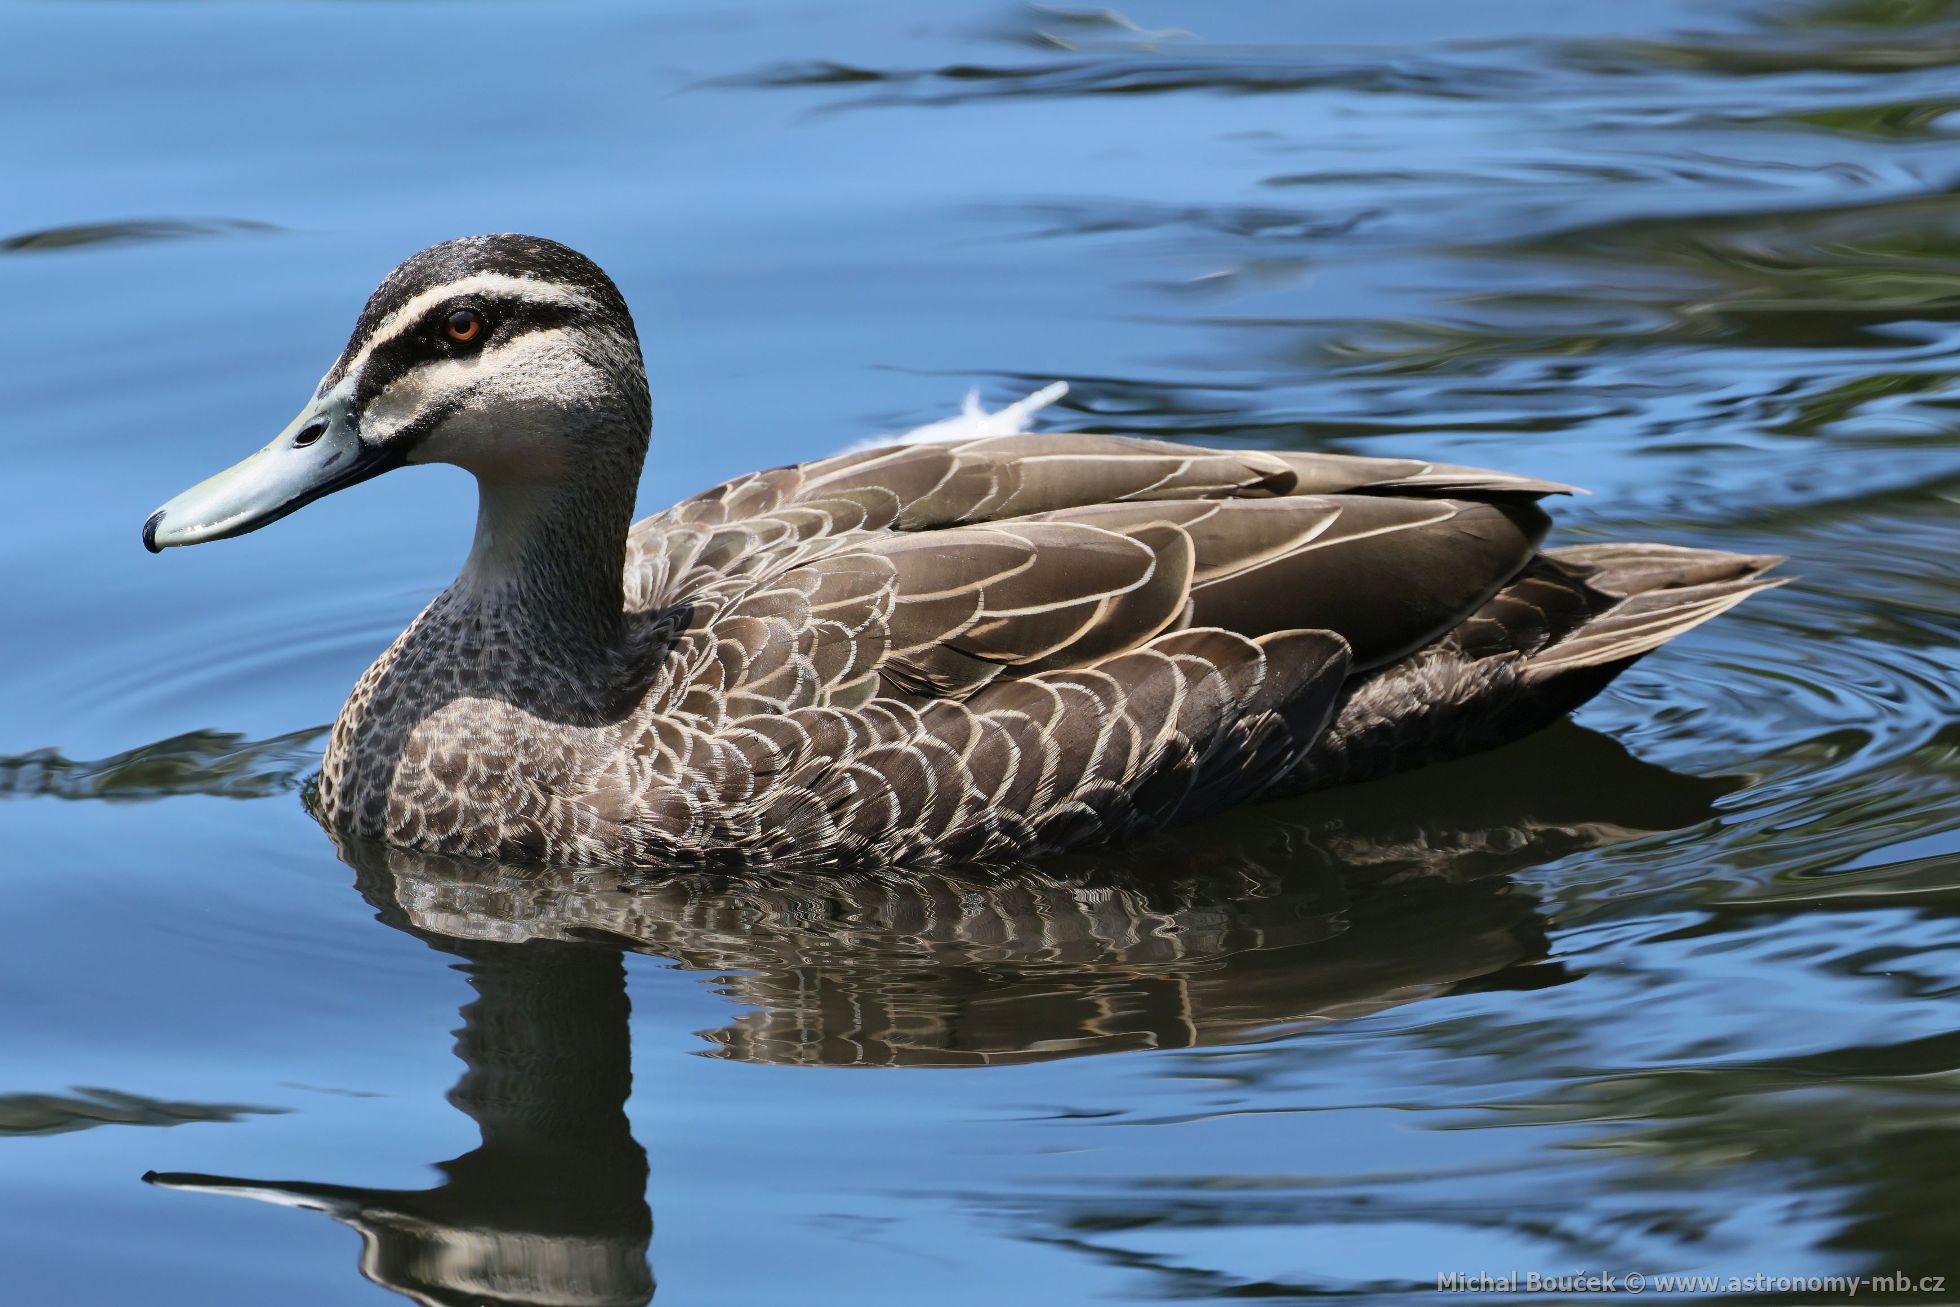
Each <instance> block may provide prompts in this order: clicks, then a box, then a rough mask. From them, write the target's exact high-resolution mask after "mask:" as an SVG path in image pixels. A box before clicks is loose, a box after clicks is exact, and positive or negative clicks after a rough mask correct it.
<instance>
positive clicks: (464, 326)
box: [442, 309, 483, 345]
mask: <svg viewBox="0 0 1960 1307" xmlns="http://www.w3.org/2000/svg"><path fill="white" fill-rule="evenodd" d="M442 333H443V335H445V336H447V337H449V339H451V340H453V341H455V342H456V343H457V344H458V345H467V344H469V343H470V342H471V341H473V340H475V339H476V338H477V337H478V336H481V335H482V334H483V318H482V315H480V314H479V313H477V311H476V310H475V309H457V310H456V311H455V312H454V313H452V314H450V315H449V316H448V317H447V318H446V319H444V320H443V324H442Z"/></svg>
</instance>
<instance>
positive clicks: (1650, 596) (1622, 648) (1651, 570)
mask: <svg viewBox="0 0 1960 1307" xmlns="http://www.w3.org/2000/svg"><path fill="white" fill-rule="evenodd" d="M1542 560H1543V562H1545V563H1547V564H1549V565H1550V566H1551V567H1553V568H1556V569H1557V570H1558V571H1560V572H1562V573H1564V574H1565V576H1566V577H1567V578H1569V581H1568V584H1572V585H1583V586H1584V587H1585V588H1587V589H1588V590H1590V591H1592V592H1593V595H1594V596H1598V598H1593V597H1592V596H1588V598H1589V599H1591V600H1592V601H1591V603H1589V604H1588V607H1591V608H1594V613H1593V614H1592V615H1591V616H1589V617H1588V619H1587V620H1585V621H1583V622H1581V623H1579V624H1578V625H1577V626H1576V627H1574V628H1573V629H1572V630H1570V631H1569V632H1568V633H1566V634H1564V635H1563V636H1562V637H1561V638H1557V639H1556V640H1554V641H1552V642H1549V643H1548V644H1547V645H1546V646H1545V647H1543V648H1542V649H1540V650H1538V651H1535V652H1533V653H1532V654H1531V656H1530V657H1529V658H1528V659H1527V660H1526V662H1525V664H1524V666H1523V667H1522V668H1521V669H1520V670H1521V672H1522V675H1523V677H1524V679H1525V680H1526V681H1527V682H1531V683H1538V684H1543V683H1545V682H1547V681H1551V680H1555V679H1559V678H1562V677H1564V676H1567V675H1569V674H1571V673H1574V672H1577V671H1581V670H1583V669H1589V668H1612V669H1613V671H1614V672H1618V671H1619V670H1620V669H1622V668H1624V667H1626V666H1627V664H1629V663H1631V662H1632V661H1633V660H1634V659H1636V658H1638V657H1640V656H1641V655H1642V654H1645V653H1649V652H1652V651H1653V650H1655V649H1658V648H1659V647H1660V646H1661V645H1663V644H1665V643H1667V642H1668V641H1669V640H1672V639H1673V638H1674V637H1675V636H1677V635H1680V634H1682V633H1683V632H1684V631H1689V630H1692V629H1693V628H1695V627H1697V626H1700V625H1701V624H1702V623H1703V622H1705V621H1707V620H1708V619H1709V618H1711V617H1714V616H1717V615H1718V614H1721V613H1724V612H1727V611H1728V610H1729V609H1731V608H1733V607H1735V606H1736V605H1737V604H1739V603H1741V602H1742V601H1743V600H1744V599H1747V598H1748V597H1749V596H1750V595H1752V594H1755V593H1756V592H1757V591H1759V590H1767V589H1771V588H1773V587H1775V586H1779V585H1782V584H1783V583H1784V581H1785V580H1786V579H1787V578H1783V577H1765V576H1764V575H1763V574H1764V573H1765V572H1767V571H1768V570H1769V569H1770V568H1772V567H1775V566H1776V565H1777V564H1778V563H1781V562H1783V561H1784V560H1783V558H1782V556H1781V555H1777V554H1732V553H1725V552H1723V551H1721V550H1716V549H1686V548H1682V547H1681V546H1678V545H1650V544H1601V545H1572V546H1568V547H1566V548H1563V549H1551V550H1547V551H1546V552H1545V553H1544V554H1543V555H1542ZM1508 592H1509V591H1508V590H1507V591H1505V592H1500V593H1499V595H1497V596H1496V597H1495V598H1494V599H1493V600H1492V601H1491V603H1492V605H1496V604H1498V603H1499V602H1500V601H1502V600H1503V599H1504V597H1505V594H1506V593H1508ZM1599 598H1603V599H1605V600H1607V601H1608V602H1606V603H1605V604H1603V605H1601V604H1599V602H1598V599H1599ZM1488 606H1490V605H1487V607H1488ZM1480 616H1481V614H1480ZM1608 679H1610V677H1609V678H1608ZM1602 683H1603V682H1602Z"/></svg>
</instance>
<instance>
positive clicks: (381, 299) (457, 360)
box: [143, 234, 649, 552]
mask: <svg viewBox="0 0 1960 1307" xmlns="http://www.w3.org/2000/svg"><path fill="white" fill-rule="evenodd" d="M648 426H649V408H648V400H647V385H646V372H645V368H644V366H643V364H642V361H641V358H640V346H639V339H638V336H637V335H636V334H635V332H634V329H633V319H632V317H631V315H630V314H629V313H628V312H627V309H626V301H625V300H624V299H623V298H622V297H621V296H620V293H619V291H618V289H617V288H616V287H615V286H614V285H613V283H612V280H611V279H610V278H608V277H607V276H606V274H605V273H604V272H602V271H600V270H599V267H598V265H597V264H595V263H593V262H592V261H591V260H590V259H587V258H586V257H585V256H584V255H582V254H579V253H578V252H577V251H575V250H572V249H568V248H567V247H565V246H563V245H560V244H558V243H557V242H555V241H549V240H544V239H541V238H539V237H536V236H519V235H508V234H506V235H496V236H468V237H464V238H462V239H459V240H452V241H445V242H443V243H442V244H440V245H435V246H431V247H430V248H428V249H426V250H423V251H422V252H421V253H420V254H417V255H415V256H414V257H413V258H410V259H409V260H407V261H406V262H404V263H403V264H402V265H401V266H400V267H398V268H396V269H395V270H394V271H393V272H392V273H390V274H389V275H388V277H387V279H386V280H385V281H383V282H382V283H381V285H380V286H379V287H378V288H377V289H376V290H375V292H374V294H373V295H372V296H371V297H370V298H369V299H368V302H367V307H366V308H365V309H363V310H362V312H361V316H360V320H359V321H358V322H356V323H355V324H354V332H353V335H352V336H351V337H350V338H349V339H348V342H347V348H346V349H344V350H342V351H341V354H340V357H339V358H338V359H336V360H335V361H334V365H333V367H332V368H330V369H329V370H328V372H327V375H326V376H325V377H324V378H322V379H321V381H320V385H319V387H318V388H317V389H316V390H315V391H314V393H313V396H312V398H311V399H310V400H308V401H307V404H306V406H305V407H304V408H302V409H301V410H300V412H299V416H297V417H295V418H294V419H293V420H292V422H291V423H290V424H288V425H287V427H286V429H285V430H284V431H281V432H280V433H279V434H278V435H277V436H276V437H274V438H273V441H272V443H271V444H269V445H267V446H266V447H265V448H263V449H261V450H259V451H258V452H257V453H255V454H253V455H252V456H251V457H249V458H247V459H246V460H245V461H244V462H242V463H239V464H237V465H236V466H234V467H231V468H228V469H226V470H225V471H223V472H220V473H218V474H217V475H216V476H214V477H212V478H211V479H210V480H208V481H204V482H200V483H199V484H198V485H195V486H193V487H191V488H190V489H189V490H186V491H185V492H184V493H183V494H181V495H178V496H177V497H176V498H175V499H172V500H171V501H170V502H169V503H167V504H165V505H164V506H163V507H162V508H159V509H158V510H157V511H156V512H155V513H153V514H151V515H150V517H149V519H148V520H147V521H146V522H144V523H143V543H144V545H145V546H146V547H148V548H149V549H150V550H151V551H152V552H158V551H161V550H163V549H167V548H170V547H171V546H174V545H195V544H202V543H203V542H205V541H207V540H222V539H225V538H226V537H229V536H236V535H243V534H244V533H245V532H247V531H256V530H257V529H258V528H260V527H262V526H264V525H266V524H267V523H268V522H273V521H277V520H278V519H279V518H282V517H284V516H285V515H286V514H288V513H291V512H293V511H294V510H296V509H299V508H302V507H304V506H305V505H307V504H309V503H311V502H313V501H314V500H316V499H319V498H321V497H322V496H324V495H330V494H332V493H333V492H334V491H336V490H341V489H344V488H346V487H347V486H351V485H355V484H357V483H359V482H362V481H366V480H368V479H370V478H372V477H376V476H379V475H380V474H381V473H383V472H387V471H390V470H392V469H394V468H397V467H400V466H402V465H404V464H407V463H452V464H455V465H457V466H459V467H462V468H465V469H467V470H468V471H470V472H472V473H474V474H475V475H476V477H477V479H478V480H479V482H481V483H482V484H483V486H484V488H485V490H486V499H487V498H488V492H490V491H492V490H497V491H500V492H503V497H504V498H519V499H522V498H524V497H526V496H532V497H535V496H537V495H538V494H539V493H540V492H542V493H543V494H544V495H546V496H548V497H554V498H555V497H562V496H560V495H558V494H556V493H555V492H560V491H564V490H566V489H568V488H572V489H575V488H576V487H577V486H579V485H580V484H582V483H585V482H588V481H593V480H598V481H602V482H610V483H612V484H618V483H620V482H622V481H623V482H624V484H625V486H626V487H627V498H628V500H629V502H630V497H631V487H632V485H633V483H634V481H635V480H636V479H637V473H638V470H639V466H640V462H641V460H642V459H643V458H644V457H645V453H646V439H647V430H648Z"/></svg>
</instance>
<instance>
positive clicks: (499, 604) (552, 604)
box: [450, 471, 634, 670]
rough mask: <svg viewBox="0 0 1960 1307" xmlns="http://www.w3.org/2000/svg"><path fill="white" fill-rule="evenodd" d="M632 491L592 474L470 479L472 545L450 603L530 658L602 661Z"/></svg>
mask: <svg viewBox="0 0 1960 1307" xmlns="http://www.w3.org/2000/svg"><path fill="white" fill-rule="evenodd" d="M633 483H634V478H633V477H632V476H631V475H606V474H604V473H602V472H599V471H594V472H592V473H591V474H589V475H585V476H573V477H570V478H567V479H566V480H564V481H536V480H528V479H513V478H504V477H499V476H495V475H491V474H486V473H478V475H477V485H478V498H477V514H476V539H475V541H474V543H473V544H472V545H471V546H470V556H469V561H468V562H467V563H465V564H464V565H463V572H462V575H461V576H459V577H458V578H457V580H456V584H455V585H454V586H452V587H451V589H450V595H451V597H452V598H453V599H454V600H455V601H456V602H458V603H459V604H461V605H463V606H464V607H465V608H466V609H468V610H473V612H474V613H475V614H476V615H478V616H481V617H482V618H483V619H485V620H484V625H485V626H486V627H488V628H490V629H493V630H497V631H499V632H500V633H501V634H502V635H504V636H505V637H507V639H508V640H509V641H510V642H512V643H514V644H516V645H519V646H520V647H522V648H523V649H525V650H527V651H529V652H530V653H532V654H535V655H537V656H540V657H543V658H548V659H552V660H555V661H558V662H560V663H561V664H564V663H569V664H571V665H573V666H588V665H592V664H595V663H604V662H607V661H609V660H611V659H612V658H613V657H614V655H615V654H616V653H617V652H618V650H619V647H620V643H621V639H622V632H623V629H624V622H625V618H624V615H623V610H624V607H625V596H624V588H623V587H624V581H623V575H624V571H625V566H626V533H627V531H628V529H629V528H630V527H631V525H632V517H633V491H634V484H633ZM568 670H569V669H568Z"/></svg>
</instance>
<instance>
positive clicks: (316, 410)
mask: <svg viewBox="0 0 1960 1307" xmlns="http://www.w3.org/2000/svg"><path fill="white" fill-rule="evenodd" d="M400 462H401V458H400V457H399V456H398V455H396V454H394V453H392V452H391V451H389V450H387V449H378V448H376V447H374V446H372V445H369V444H366V443H364V442H363V441H362V440H361V435H360V430H359V428H358V427H357V426H356V425H355V422H354V416H353V413H352V411H351V405H350V404H349V402H348V400H347V397H345V396H344V395H337V394H329V395H326V396H323V397H322V398H321V399H319V400H316V401H315V402H314V403H312V404H309V405H307V407H306V408H305V410H303V411H302V412H301V413H300V415H299V416H298V417H296V418H294V419H293V420H292V423H291V425H289V426H288V427H287V428H286V429H285V430H284V431H281V432H280V433H279V434H278V435H277V436H276V437H274V438H273V441H272V443H271V444H269V445H267V446H266V447H265V448H264V449H261V450H260V451H259V452H258V453H256V454H254V455H252V456H251V457H250V458H248V459H246V460H245V461H244V462H242V463H238V464H235V465H233V466H232V467H228V468H226V469H225V470H224V471H222V472H220V473H218V475H216V476H214V477H212V478H211V479H210V480H208V481H200V482H199V483H198V484H196V485H194V486H192V487H191V488H190V489H189V490H186V491H185V492H184V493H183V494H181V495H178V496H177V497H176V498H175V499H173V500H171V501H170V502H169V503H167V504H165V505H164V506H163V507H162V508H159V509H158V510H157V511H156V512H154V513H152V514H150V517H149V520H148V521H146V522H144V523H143V545H144V547H145V548H147V549H148V550H149V551H150V552H151V553H153V554H155V553H161V552H163V551H164V550H165V549H169V548H171V547H172V546H175V545H200V544H203V543H204V542H205V541H207V540H224V539H226V538H228V537H230V536H239V535H244V534H245V533H246V532H247V531H256V530H258V529H259V528H260V527H262V526H264V525H265V524H266V523H268V522H276V521H278V520H279V519H280V518H282V517H284V516H286V514H288V513H291V512H294V511H295V510H297V509H301V508H304V507H305V506H306V505H308V504H310V503H312V502H313V501H314V500H316V499H318V498H320V497H321V496H323V495H330V494H332V493H333V492H334V491H336V490H342V489H345V488H346V487H348V486H351V485H355V484H357V483H359V482H362V481H366V480H368V479H369V478H370V477H376V476H379V475H381V474H382V473H383V472H386V471H388V470H389V469H391V468H393V467H396V466H397V465H399V464H400Z"/></svg>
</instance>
